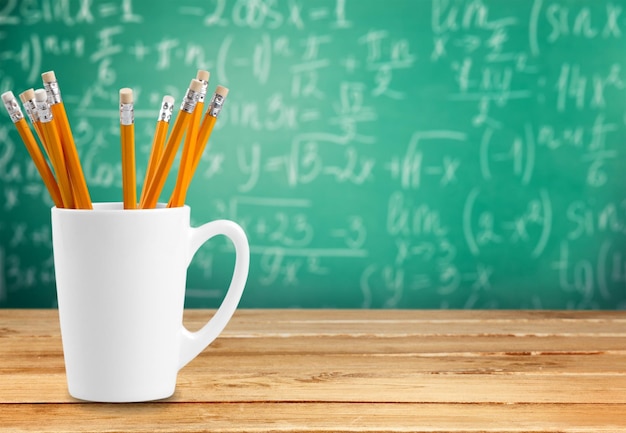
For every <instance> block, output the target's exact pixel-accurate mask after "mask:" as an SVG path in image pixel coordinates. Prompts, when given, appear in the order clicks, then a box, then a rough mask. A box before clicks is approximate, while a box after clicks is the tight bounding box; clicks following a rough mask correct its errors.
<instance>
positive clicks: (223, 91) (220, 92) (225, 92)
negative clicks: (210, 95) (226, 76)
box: [215, 86, 228, 98]
mask: <svg viewBox="0 0 626 433" xmlns="http://www.w3.org/2000/svg"><path fill="white" fill-rule="evenodd" d="M215 93H217V94H218V95H220V96H221V97H222V98H225V97H226V95H228V88H226V87H224V86H217V88H216V89H215Z"/></svg>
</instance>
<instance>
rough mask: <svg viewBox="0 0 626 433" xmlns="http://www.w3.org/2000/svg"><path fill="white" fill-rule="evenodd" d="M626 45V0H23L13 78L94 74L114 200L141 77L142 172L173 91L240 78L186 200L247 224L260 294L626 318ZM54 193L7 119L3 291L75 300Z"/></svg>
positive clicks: (80, 103) (90, 96)
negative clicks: (125, 95) (127, 92)
mask: <svg viewBox="0 0 626 433" xmlns="http://www.w3.org/2000/svg"><path fill="white" fill-rule="evenodd" d="M199 40H201V41H204V42H198V41H199ZM625 41H626V3H624V2H623V1H619V0H614V1H609V2H602V4H599V3H597V2H595V1H592V0H588V1H573V0H532V1H531V0H511V1H510V2H507V3H506V5H504V4H503V3H502V2H498V1H495V0H429V1H421V2H415V1H410V0H398V1H395V2H392V3H391V4H388V5H381V4H378V3H376V2H370V1H365V2H361V1H356V0H315V1H307V2H303V1H297V0H294V1H291V0H289V1H287V0H285V1H283V0H234V1H226V0H208V1H193V0H183V1H180V2H176V3H175V4H167V5H154V6H152V5H148V3H143V2H139V1H137V0H104V1H94V0H73V1H72V0H68V1H62V2H56V1H52V0H37V1H24V2H18V1H13V0H5V1H4V2H0V59H1V61H0V88H1V89H2V91H5V90H8V89H10V88H14V87H16V88H22V87H23V88H27V87H31V86H32V85H33V83H34V82H35V80H36V79H37V78H38V74H39V72H40V71H41V70H42V68H45V67H47V66H48V65H55V67H56V68H57V69H60V68H63V65H72V66H71V67H68V66H66V68H68V70H69V69H76V70H80V74H81V76H82V77H84V78H85V79H82V80H81V84H80V85H78V84H77V85H73V83H62V84H63V85H64V89H67V90H65V91H64V93H67V96H66V104H67V105H68V106H69V107H71V108H72V109H71V111H70V112H71V113H73V114H72V116H71V117H70V121H71V122H72V126H73V129H74V130H75V134H76V137H75V140H76V144H77V147H78V150H79V154H80V156H81V159H82V162H83V166H84V167H85V176H86V180H87V183H88V184H89V185H91V186H93V187H94V190H93V192H92V196H94V199H96V200H98V198H100V201H115V200H117V199H116V197H117V195H119V194H118V193H119V191H120V189H121V167H120V165H119V162H118V161H119V158H118V154H117V153H116V152H118V149H117V147H115V145H112V144H111V143H118V141H119V137H118V135H119V131H118V128H117V123H116V122H117V119H116V113H117V109H118V107H117V106H116V101H117V90H118V89H119V88H120V87H132V88H133V91H134V95H135V99H136V101H137V103H136V106H135V117H136V119H137V122H136V123H137V132H136V133H137V137H138V140H137V143H138V146H139V147H138V152H139V153H138V167H139V168H140V167H141V161H143V160H145V159H146V158H147V155H148V152H149V145H150V142H149V140H147V139H143V141H142V140H141V138H140V137H142V136H144V137H148V136H149V134H151V132H152V129H153V126H154V125H153V120H154V118H155V116H156V113H157V109H158V103H159V101H160V100H161V97H162V96H163V95H164V94H171V95H172V96H174V98H176V100H177V101H180V98H181V97H182V92H183V91H184V86H183V85H182V83H185V82H187V81H188V76H191V75H192V74H194V73H195V71H196V69H206V70H209V71H211V81H212V83H214V84H222V85H226V86H229V85H232V88H235V89H238V90H237V91H236V92H232V95H230V96H229V101H228V103H227V104H226V106H225V108H224V110H223V113H222V115H221V117H220V121H219V122H218V123H217V125H216V132H215V134H214V135H215V138H214V139H212V141H211V143H209V146H208V149H207V150H206V151H205V153H204V155H203V157H202V161H201V165H200V167H199V168H198V172H197V180H196V181H195V182H196V183H195V184H193V185H192V187H191V189H190V193H189V197H188V203H189V204H190V205H191V207H192V218H193V217H196V216H197V220H203V219H207V218H229V219H233V220H235V221H237V222H238V223H240V224H241V225H242V226H243V227H244V229H245V230H246V233H247V234H248V236H249V239H250V245H251V253H252V255H253V259H252V269H251V274H250V280H249V283H248V287H249V289H248V290H249V292H251V294H250V295H248V296H250V298H249V299H250V301H249V302H250V305H258V306H272V305H275V306H330V307H332V306H350V307H389V308H397V307H450V308H498V307H509V308H519V307H521V308H594V307H611V308H617V307H621V308H624V307H626V200H625V198H624V197H625V195H624V188H625V185H626V175H624V173H625V172H624V171H623V168H621V167H622V166H623V164H622V161H623V160H624V159H626V154H625V151H624V146H625V144H626V56H625V55H624V49H623V47H624V44H625ZM63 75H67V73H64V74H63ZM68 111H69V109H68ZM142 128H143V129H142ZM142 158H143V159H142ZM144 174H145V171H144V172H142V171H141V168H140V169H139V172H138V179H140V178H141V177H142V176H143V175H144ZM116 194H117V195H116ZM50 206H52V203H51V201H50V199H49V197H47V195H46V191H45V189H44V188H43V185H41V184H40V182H39V181H38V178H37V173H36V171H35V170H34V167H33V166H32V163H30V161H29V159H28V158H27V157H26V155H25V152H24V151H23V149H21V148H20V142H19V139H18V137H17V136H16V134H15V133H14V131H13V130H12V129H11V125H10V123H9V122H8V119H4V118H3V119H2V122H1V123H0V207H1V208H2V216H1V217H0V239H1V240H2V242H1V244H0V305H1V304H2V303H8V302H10V300H11V299H12V297H14V296H17V295H16V294H18V293H28V292H29V291H31V292H33V293H35V292H36V291H37V290H40V289H41V287H45V288H46V290H48V291H49V292H53V291H54V272H53V262H52V252H51V242H50V229H49V214H48V212H49V210H48V209H49V207H50ZM230 252H232V249H231V248H230V246H229V245H228V244H227V243H224V244H221V243H218V244H216V245H213V246H211V247H208V248H203V249H201V250H200V252H199V253H198V255H197V256H196V258H194V260H193V261H192V267H191V269H190V275H189V281H188V285H189V286H190V287H193V288H196V287H197V288H201V287H203V286H206V285H208V284H207V283H205V281H206V280H207V279H208V280H212V279H217V280H218V282H217V283H215V284H214V283H211V286H214V285H217V286H221V285H224V284H225V283H224V281H226V282H227V279H228V278H229V277H230V276H228V275H222V274H221V268H220V266H219V263H220V260H222V259H221V258H220V257H221V256H223V255H224V254H229V253H230ZM320 287H324V288H325V289H324V290H321V291H320V293H321V294H320V295H319V298H316V296H315V292H316V290H319V288H320ZM331 288H332V290H331ZM225 290H226V287H225V286H224V288H223V290H219V289H217V290H216V289H210V290H205V291H202V290H201V289H198V290H196V289H193V290H190V292H189V293H188V301H189V302H190V303H191V305H204V304H203V302H216V300H217V299H219V298H221V296H222V295H223V293H224V292H225ZM299 295H302V296H301V298H299ZM45 299H46V301H45V302H47V300H48V299H50V302H52V303H53V302H54V296H53V294H52V295H49V296H48V297H45ZM281 299H283V300H284V299H288V300H289V301H284V302H283V301H281ZM299 299H307V301H299ZM42 302H43V301H42ZM194 302H195V304H194ZM245 302H246V301H245V296H244V303H245ZM208 305H213V304H208Z"/></svg>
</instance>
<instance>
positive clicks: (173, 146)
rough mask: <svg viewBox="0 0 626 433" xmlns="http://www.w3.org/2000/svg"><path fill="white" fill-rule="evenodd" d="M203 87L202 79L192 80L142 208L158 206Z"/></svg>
mask: <svg viewBox="0 0 626 433" xmlns="http://www.w3.org/2000/svg"><path fill="white" fill-rule="evenodd" d="M202 87H203V84H202V82H201V81H199V80H196V79H193V80H191V83H190V84H189V88H188V89H187V92H186V93H185V97H184V98H183V100H182V102H181V104H180V110H179V112H178V116H176V121H175V122H174V127H173V128H172V133H171V134H170V136H169V138H168V140H167V144H166V145H165V150H164V151H163V156H162V157H161V160H160V161H159V165H158V166H157V169H156V172H155V175H154V179H153V180H152V182H151V183H150V185H149V186H148V192H147V193H146V197H145V200H144V202H143V203H141V207H142V208H147V209H152V208H154V207H155V206H156V204H157V201H158V200H159V196H160V195H161V191H162V189H163V186H164V185H165V181H166V180H167V177H168V174H169V171H170V168H171V167H172V164H173V163H174V157H175V156H176V152H177V151H178V147H179V145H180V140H181V138H182V136H183V134H184V133H185V130H186V129H187V125H188V123H189V121H190V120H191V115H192V114H193V112H194V109H195V107H196V105H197V104H198V100H199V99H200V95H201V92H202Z"/></svg>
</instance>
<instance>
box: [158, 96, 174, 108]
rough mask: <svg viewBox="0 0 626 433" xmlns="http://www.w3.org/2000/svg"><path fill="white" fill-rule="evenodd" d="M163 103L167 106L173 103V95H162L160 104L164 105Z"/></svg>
mask: <svg viewBox="0 0 626 433" xmlns="http://www.w3.org/2000/svg"><path fill="white" fill-rule="evenodd" d="M165 104H167V105H169V106H172V105H174V97H173V96H171V95H165V96H164V97H163V103H162V104H161V105H165Z"/></svg>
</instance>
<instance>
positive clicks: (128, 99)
mask: <svg viewBox="0 0 626 433" xmlns="http://www.w3.org/2000/svg"><path fill="white" fill-rule="evenodd" d="M120 103H121V104H132V103H133V89H131V88H128V87H124V88H122V89H120Z"/></svg>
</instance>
